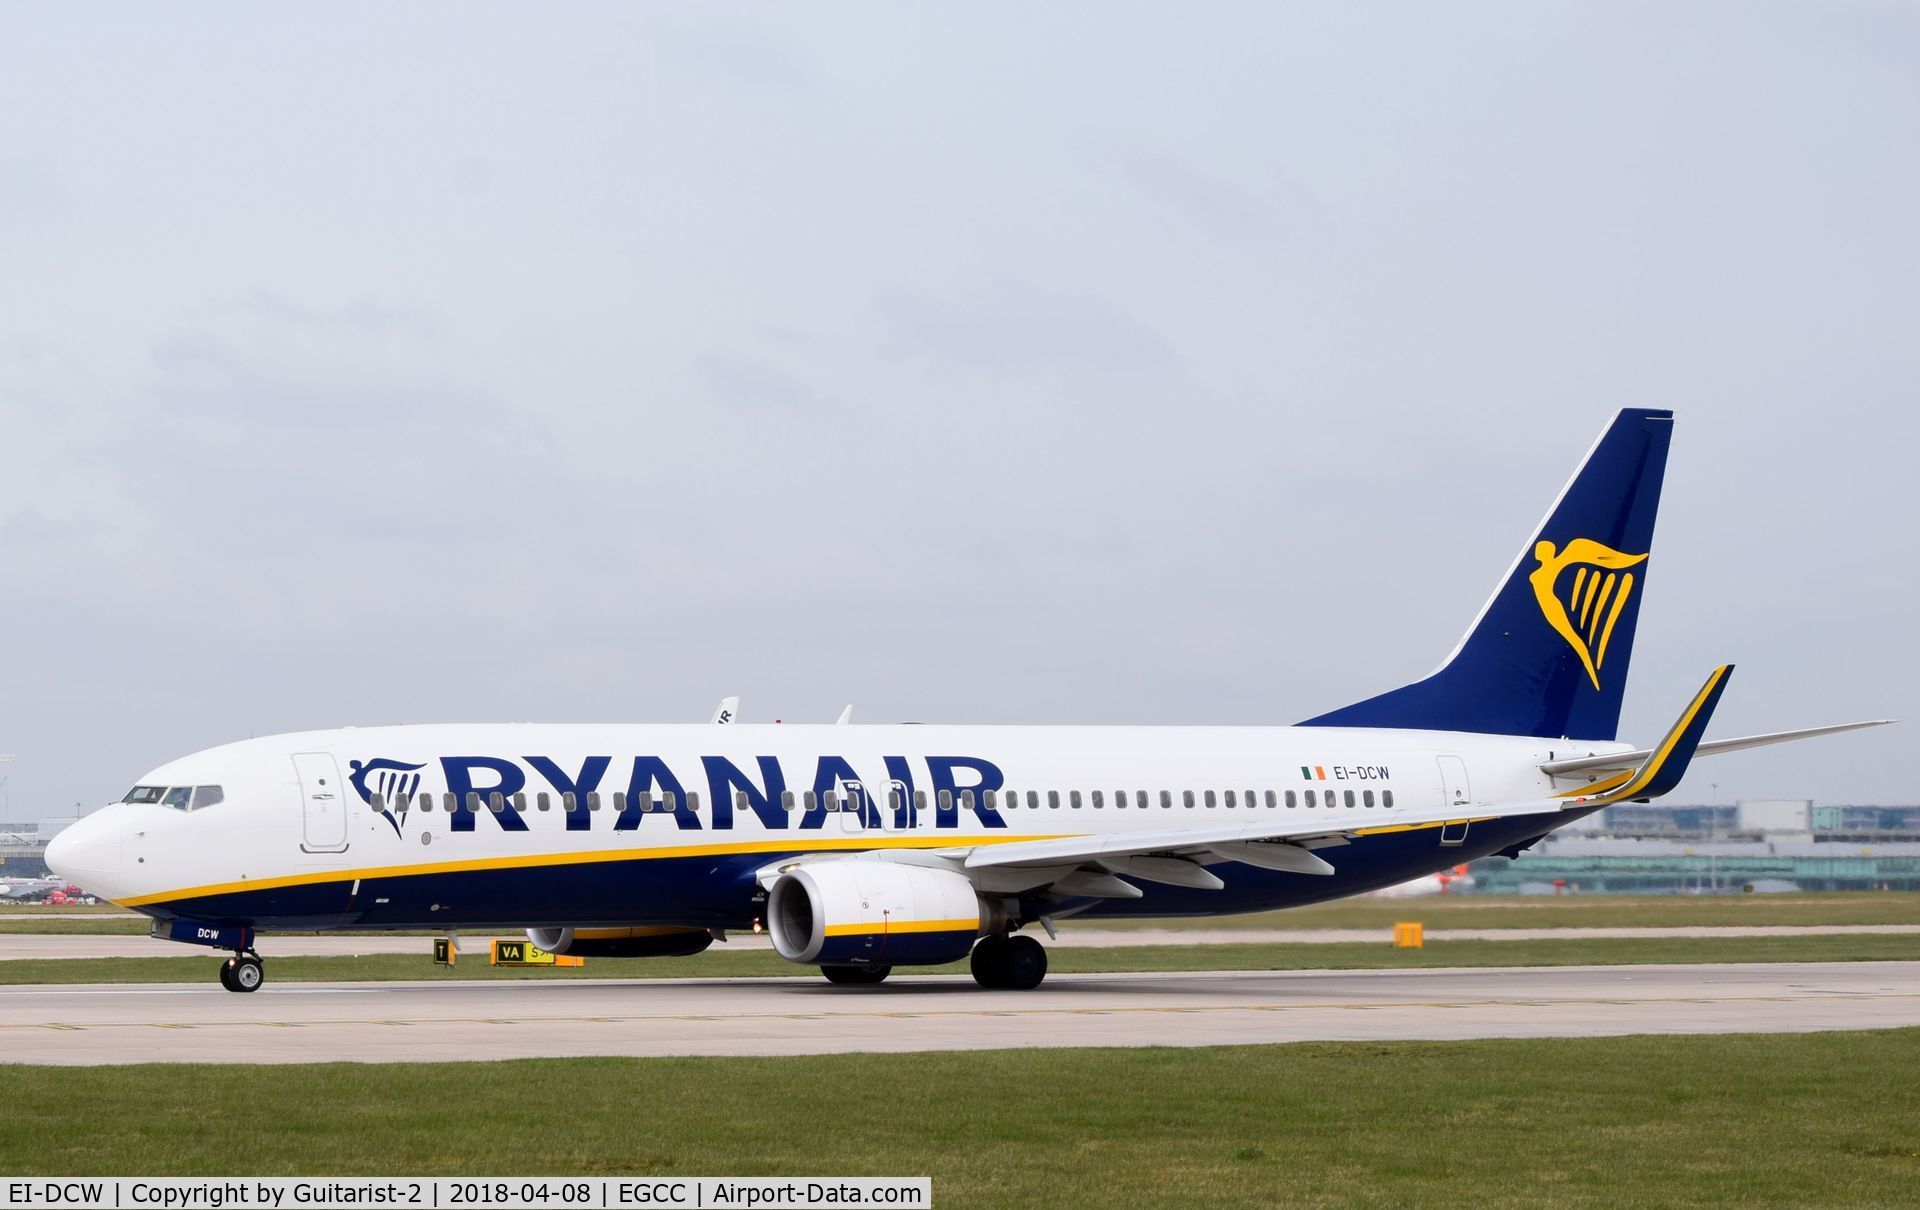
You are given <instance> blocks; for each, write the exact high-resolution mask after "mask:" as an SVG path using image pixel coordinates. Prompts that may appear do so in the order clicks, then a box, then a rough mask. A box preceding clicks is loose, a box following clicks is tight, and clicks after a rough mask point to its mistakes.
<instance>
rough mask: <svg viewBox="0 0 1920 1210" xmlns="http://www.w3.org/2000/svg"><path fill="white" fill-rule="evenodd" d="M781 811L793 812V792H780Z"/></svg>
mask: <svg viewBox="0 0 1920 1210" xmlns="http://www.w3.org/2000/svg"><path fill="white" fill-rule="evenodd" d="M780 809H781V810H782V811H791V810H793V791H792V790H782V791H780Z"/></svg>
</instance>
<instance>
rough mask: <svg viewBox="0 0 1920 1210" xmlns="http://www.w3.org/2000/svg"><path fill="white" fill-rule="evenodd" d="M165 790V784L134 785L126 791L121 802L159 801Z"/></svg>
mask: <svg viewBox="0 0 1920 1210" xmlns="http://www.w3.org/2000/svg"><path fill="white" fill-rule="evenodd" d="M166 792H167V788H166V787H165V786H135V787H134V788H133V789H131V790H128V791H127V796H126V797H125V798H123V799H121V800H120V801H121V802H159V801H160V796H161V795H163V794H165V793H166Z"/></svg>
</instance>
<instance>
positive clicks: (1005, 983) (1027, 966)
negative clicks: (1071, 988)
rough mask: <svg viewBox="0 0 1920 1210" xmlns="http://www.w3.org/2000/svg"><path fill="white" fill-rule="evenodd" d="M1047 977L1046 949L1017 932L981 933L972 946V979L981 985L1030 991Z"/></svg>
mask: <svg viewBox="0 0 1920 1210" xmlns="http://www.w3.org/2000/svg"><path fill="white" fill-rule="evenodd" d="M1046 977H1047V951H1046V948H1045V947H1044V946H1042V945H1041V944H1040V943H1039V942H1038V941H1035V940H1034V939H1033V938H1031V937H1023V936H1021V935H1019V934H1017V933H1016V934H1013V935H1008V934H1004V933H1001V934H996V935H994V936H991V937H983V938H981V939H980V943H979V944H978V945H976V946H974V947H973V979H974V982H976V983H978V984H979V985H980V986H981V987H991V988H996V989H1002V990H1006V991H1022V992H1023V991H1030V990H1032V989H1033V988H1036V987H1039V986H1040V981H1041V980H1042V979H1045V978H1046Z"/></svg>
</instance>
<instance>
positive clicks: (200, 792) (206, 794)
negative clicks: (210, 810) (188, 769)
mask: <svg viewBox="0 0 1920 1210" xmlns="http://www.w3.org/2000/svg"><path fill="white" fill-rule="evenodd" d="M226 800H227V796H226V794H224V793H223V792H222V791H221V789H220V787H219V786H195V787H194V788H193V809H194V810H196V811H198V810H200V809H201V808H203V807H211V806H214V805H215V804H217V803H222V802H225V801H226Z"/></svg>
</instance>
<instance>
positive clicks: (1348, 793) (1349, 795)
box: [1346, 790, 1353, 808]
mask: <svg viewBox="0 0 1920 1210" xmlns="http://www.w3.org/2000/svg"><path fill="white" fill-rule="evenodd" d="M1346 796H1347V806H1348V808H1352V806H1353V791H1352V790H1348V791H1346Z"/></svg>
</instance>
